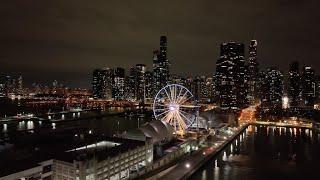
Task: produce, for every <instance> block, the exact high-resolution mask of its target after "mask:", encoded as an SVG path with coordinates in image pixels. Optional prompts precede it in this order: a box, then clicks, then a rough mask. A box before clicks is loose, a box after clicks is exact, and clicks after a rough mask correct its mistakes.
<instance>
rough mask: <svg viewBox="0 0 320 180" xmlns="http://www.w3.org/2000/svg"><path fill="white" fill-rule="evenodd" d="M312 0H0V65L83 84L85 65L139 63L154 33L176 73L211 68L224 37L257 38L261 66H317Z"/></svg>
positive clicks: (34, 77) (33, 76)
mask: <svg viewBox="0 0 320 180" xmlns="http://www.w3.org/2000/svg"><path fill="white" fill-rule="evenodd" d="M319 5H320V2H318V1H316V0H258V1H257V0H224V1H211V0H208V1H205V0H203V1H194V0H193V1H185V0H184V1H172V0H162V1H156V2H154V1H148V0H143V1H141V0H140V1H119V0H115V1H111V0H109V1H102V0H99V1H98V0H96V1H86V0H68V1H64V0H55V1H40V0H10V1H5V2H2V3H1V6H0V62H1V65H0V72H4V73H19V72H21V73H22V74H23V75H24V76H25V77H26V79H27V80H28V81H29V82H32V81H45V80H46V79H48V80H49V79H50V80H53V79H58V80H60V81H65V82H68V83H70V84H73V85H79V86H84V87H85V86H89V84H90V78H91V77H90V76H89V75H88V74H89V73H90V72H91V71H92V69H94V68H97V67H116V66H123V67H125V68H129V67H130V66H132V65H134V64H137V63H145V64H147V65H148V67H149V69H150V68H151V63H152V50H153V49H155V48H157V47H158V46H159V36H160V35H167V36H168V56H169V59H170V60H171V62H172V71H173V72H174V73H178V74H191V75H199V74H207V75H209V74H212V73H213V72H214V69H215V62H216V60H217V58H218V54H219V48H218V47H219V44H220V43H221V42H224V41H229V40H232V41H240V42H244V43H247V44H248V42H249V40H250V39H257V40H258V41H259V61H260V64H261V65H262V67H266V66H279V67H280V68H281V69H283V70H286V69H287V66H288V63H289V62H291V61H293V60H299V61H301V62H302V63H304V64H309V65H312V66H313V67H315V68H316V69H317V70H319V67H320V61H318V51H319V49H320V45H319V43H318V41H319V39H320V38H319V32H320V25H319V23H318V19H319V18H320V13H319V11H318V7H319Z"/></svg>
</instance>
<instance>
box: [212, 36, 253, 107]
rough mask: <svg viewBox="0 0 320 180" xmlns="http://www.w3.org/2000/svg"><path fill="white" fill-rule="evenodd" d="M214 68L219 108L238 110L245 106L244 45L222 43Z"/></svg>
mask: <svg viewBox="0 0 320 180" xmlns="http://www.w3.org/2000/svg"><path fill="white" fill-rule="evenodd" d="M216 66H217V67H216V74H215V76H216V91H217V95H218V101H219V104H220V107H221V108H222V109H226V110H228V109H231V110H238V109H240V108H242V107H243V106H245V105H246V103H247V100H246V89H245V83H244V78H245V60H244V44H241V43H235V42H228V43H222V44H221V46H220V58H219V60H218V61H217V63H216Z"/></svg>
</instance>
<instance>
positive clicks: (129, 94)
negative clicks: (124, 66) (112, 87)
mask: <svg viewBox="0 0 320 180" xmlns="http://www.w3.org/2000/svg"><path fill="white" fill-rule="evenodd" d="M125 84H126V86H125V98H126V99H127V100H130V101H135V100H136V67H135V66H133V67H131V68H130V70H129V76H127V77H126V82H125Z"/></svg>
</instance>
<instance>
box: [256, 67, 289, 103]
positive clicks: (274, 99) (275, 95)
mask: <svg viewBox="0 0 320 180" xmlns="http://www.w3.org/2000/svg"><path fill="white" fill-rule="evenodd" d="M262 82H263V83H262V86H261V89H262V90H263V91H262V99H261V106H262V107H264V108H268V109H281V108H282V98H283V93H284V87H283V86H284V85H283V74H282V73H281V71H279V70H278V69H277V68H273V67H272V68H268V69H267V72H266V73H264V78H263V79H262Z"/></svg>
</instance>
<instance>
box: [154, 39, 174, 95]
mask: <svg viewBox="0 0 320 180" xmlns="http://www.w3.org/2000/svg"><path fill="white" fill-rule="evenodd" d="M153 75H154V78H153V79H154V91H155V93H156V92H158V91H159V90H160V89H161V88H162V87H164V86H166V85H167V84H169V82H170V62H169V60H168V57H167V37H166V36H161V37H160V51H158V50H155V51H153Z"/></svg>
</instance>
